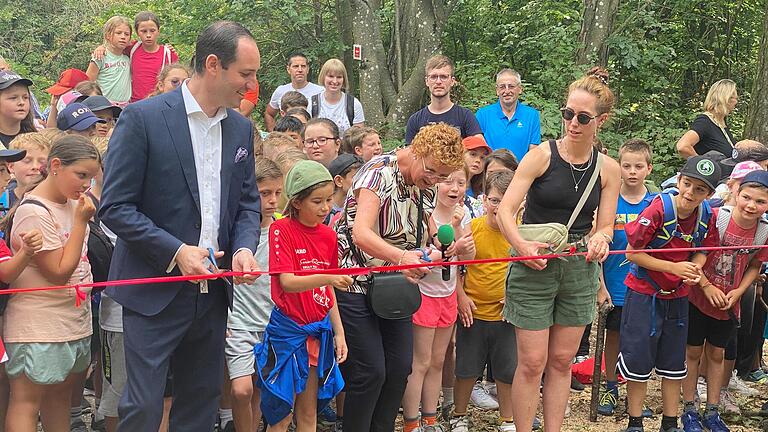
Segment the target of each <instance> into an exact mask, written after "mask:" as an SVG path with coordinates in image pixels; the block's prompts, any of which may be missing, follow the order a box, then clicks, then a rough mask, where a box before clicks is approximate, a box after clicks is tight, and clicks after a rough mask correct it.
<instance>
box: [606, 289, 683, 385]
mask: <svg viewBox="0 0 768 432" xmlns="http://www.w3.org/2000/svg"><path fill="white" fill-rule="evenodd" d="M652 308H655V311H654V310H653V309H652ZM652 315H653V321H655V326H654V325H651V318H652ZM652 333H653V334H652ZM687 339H688V298H687V297H683V298H676V299H668V300H667V299H658V298H657V299H656V301H655V302H653V297H652V296H649V295H646V294H641V293H638V292H637V291H633V290H627V297H626V299H625V300H624V308H623V310H622V314H621V332H620V336H619V359H618V363H617V367H618V369H619V372H620V373H621V375H622V376H624V378H626V379H628V380H630V381H639V382H645V381H648V380H649V379H650V378H651V372H652V371H653V370H655V371H656V375H658V376H660V377H662V378H669V379H675V380H680V379H683V378H685V376H686V375H687V373H688V370H687V367H686V365H685V344H686V341H687Z"/></svg>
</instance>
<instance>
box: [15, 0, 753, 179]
mask: <svg viewBox="0 0 768 432" xmlns="http://www.w3.org/2000/svg"><path fill="white" fill-rule="evenodd" d="M764 2H765V0H667V1H665V2H660V1H658V0H626V1H622V2H621V3H620V6H619V11H618V15H617V18H616V21H615V25H614V29H613V30H614V31H613V33H612V35H611V36H610V37H609V39H608V41H607V43H608V47H609V64H608V67H607V69H608V70H609V72H610V75H611V83H610V84H611V88H612V89H613V91H614V93H615V95H616V107H615V110H614V112H613V113H612V118H611V120H610V121H609V122H608V124H607V125H606V127H604V128H603V130H602V131H601V132H600V139H601V140H602V141H603V142H604V143H605V144H606V145H607V147H608V148H609V152H610V153H611V154H616V151H617V150H618V147H619V146H620V145H621V143H622V142H624V141H625V140H626V139H628V138H643V139H646V140H647V141H649V142H650V143H651V145H652V146H653V149H654V165H655V167H654V174H653V176H654V178H655V179H657V180H658V179H661V178H664V177H666V176H668V175H669V174H670V173H672V172H673V171H674V170H675V168H677V167H678V166H679V165H680V163H681V160H680V159H679V157H678V156H677V154H676V151H675V143H676V142H677V140H678V139H679V137H680V136H682V134H683V133H684V132H685V130H686V129H687V128H688V125H689V123H690V122H691V120H692V119H693V118H694V116H695V114H696V113H697V112H699V111H700V110H701V105H702V102H703V99H704V96H705V94H706V91H707V89H708V88H709V86H710V85H711V84H712V83H713V82H714V81H717V80H718V79H721V78H730V79H733V80H734V81H736V83H737V85H738V89H739V96H740V102H739V106H738V108H737V111H736V112H735V113H734V114H732V115H731V116H729V118H728V123H729V124H730V125H731V128H732V130H733V131H734V132H735V135H736V136H737V137H740V136H741V134H742V131H743V127H744V123H745V118H744V117H745V114H746V112H747V108H748V104H749V99H750V94H749V91H750V90H751V88H752V84H753V80H754V77H755V75H754V71H755V70H756V69H757V65H756V60H757V49H758V45H759V36H760V31H761V24H762V23H761V20H762V16H763V7H764ZM447 3H449V4H452V5H455V6H454V9H453V11H452V13H451V15H449V17H448V20H447V22H446V23H445V24H444V26H445V27H444V29H445V30H444V38H443V52H445V53H446V54H447V55H449V56H450V57H452V58H453V59H454V60H455V61H456V64H457V70H456V75H457V80H458V85H457V86H456V87H455V88H454V97H455V98H456V100H457V101H458V102H459V103H460V104H462V105H463V106H466V107H469V108H471V109H476V108H479V107H481V106H483V105H487V104H489V103H494V102H495V101H496V95H495V91H494V76H495V73H496V71H498V70H499V69H500V68H502V67H512V68H514V69H516V70H518V71H519V72H520V73H521V74H522V77H523V83H524V92H523V94H522V96H521V99H522V100H523V101H524V102H525V103H527V104H530V105H531V106H533V107H535V108H537V109H539V110H540V111H541V119H542V135H543V137H544V138H553V137H558V136H559V135H560V133H561V130H560V129H561V120H560V112H559V108H560V107H561V106H562V104H563V100H564V97H565V91H566V89H567V87H568V84H569V83H570V82H572V81H573V80H574V79H575V78H577V77H579V76H580V75H582V74H583V73H584V72H585V70H586V69H588V66H583V65H581V66H580V65H577V64H576V63H575V51H576V49H577V48H578V43H579V42H578V36H579V31H580V28H581V14H582V8H583V2H582V1H581V0H459V1H456V2H447ZM394 7H395V4H394V2H393V1H391V0H390V1H383V2H382V7H381V9H380V17H379V21H380V24H381V30H382V34H383V37H384V38H385V40H384V41H383V42H384V46H385V47H388V46H390V40H389V39H390V38H391V37H392V28H393V25H394ZM140 10H152V11H154V12H155V13H157V15H158V16H159V17H160V18H161V20H162V29H161V30H162V34H163V41H165V42H170V43H172V44H173V45H174V47H175V48H176V50H177V51H178V52H179V54H180V57H181V58H182V61H188V60H189V59H190V57H191V56H192V54H193V47H194V43H195V39H196V37H197V34H198V33H199V31H200V30H201V29H202V28H203V27H204V26H206V25H207V24H209V23H210V22H211V21H213V20H215V19H230V20H236V21H239V22H242V23H243V24H244V25H246V27H248V28H249V29H251V31H252V32H253V33H254V36H255V38H256V40H257V41H258V43H259V46H260V48H261V52H262V69H261V71H260V72H259V82H260V87H261V97H260V99H261V102H260V104H259V106H258V107H257V108H256V110H255V111H256V112H257V113H262V112H263V110H264V107H265V105H264V103H265V102H264V101H266V100H267V99H268V96H269V95H270V94H271V93H272V91H273V90H274V88H275V87H276V86H278V85H280V84H283V83H284V82H286V74H285V68H284V66H285V60H286V59H287V57H288V55H289V53H290V52H293V51H301V52H304V53H305V54H306V55H307V56H308V57H309V59H310V62H311V63H312V66H313V75H316V74H317V72H318V70H319V66H320V65H321V64H322V62H323V61H325V60H326V59H328V58H331V57H342V56H343V54H344V53H345V51H346V50H348V47H347V46H345V45H344V44H343V43H342V42H341V36H340V30H339V20H340V19H341V17H340V14H339V13H338V6H337V4H336V3H335V2H322V1H320V0H301V1H298V0H294V1H285V0H257V1H249V0H205V1H202V0H171V1H167V0H131V1H128V0H89V1H88V2H82V1H76V0H57V1H55V2H50V1H45V0H27V1H21V2H18V1H17V2H14V3H10V2H5V3H3V4H0V55H4V56H6V57H8V58H9V60H11V63H12V65H13V67H14V68H15V69H16V70H18V71H19V72H21V73H23V74H24V75H26V76H28V77H30V78H31V79H32V80H33V81H35V84H36V85H35V87H34V90H35V92H36V93H37V95H38V97H39V98H40V100H41V101H43V102H44V103H45V102H46V101H47V99H48V97H47V95H46V94H45V93H44V91H43V90H44V89H45V88H46V87H47V86H49V85H50V84H52V83H53V82H54V81H55V80H56V78H57V76H58V74H59V72H60V71H61V70H63V69H66V68H68V67H78V68H81V69H85V68H86V67H87V64H88V60H89V53H90V52H91V50H92V49H93V48H94V47H95V46H97V45H98V44H100V43H101V25H102V24H103V22H104V21H105V20H106V19H107V18H109V17H110V16H111V15H115V14H121V15H125V16H127V17H129V18H132V17H133V16H134V15H135V14H136V12H138V11H140ZM425 99H426V98H425ZM386 145H387V146H394V145H396V142H392V143H386Z"/></svg>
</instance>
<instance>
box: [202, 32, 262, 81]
mask: <svg viewBox="0 0 768 432" xmlns="http://www.w3.org/2000/svg"><path fill="white" fill-rule="evenodd" d="M242 38H249V39H253V35H252V34H251V32H250V31H248V29H246V28H245V27H243V25H242V24H240V23H237V22H234V21H216V22H215V23H213V24H211V25H209V26H208V27H206V28H205V29H204V30H203V32H202V33H200V35H199V36H198V37H197V43H196V44H195V65H194V68H195V73H203V71H204V70H205V59H207V58H208V56H209V55H211V54H213V55H215V56H216V57H218V59H219V61H220V62H221V67H222V68H223V69H226V68H228V67H229V65H230V64H232V63H234V62H235V60H237V59H236V54H237V44H238V43H239V42H240V39H242Z"/></svg>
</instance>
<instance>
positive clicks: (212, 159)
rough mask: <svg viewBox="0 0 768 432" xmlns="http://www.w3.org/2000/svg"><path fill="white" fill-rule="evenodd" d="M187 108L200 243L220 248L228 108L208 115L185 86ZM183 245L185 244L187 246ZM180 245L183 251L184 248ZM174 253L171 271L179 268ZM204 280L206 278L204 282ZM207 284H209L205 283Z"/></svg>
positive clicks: (202, 246)
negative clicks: (224, 131) (223, 141)
mask: <svg viewBox="0 0 768 432" xmlns="http://www.w3.org/2000/svg"><path fill="white" fill-rule="evenodd" d="M181 95H182V98H183V100H184V108H185V109H186V111H187V123H188V124H189V136H190V138H191V140H192V153H193V154H194V158H195V173H196V174H197V190H198V198H199V200H200V223H201V225H200V240H199V241H198V243H197V246H199V247H201V248H203V249H208V248H213V250H214V251H218V250H219V221H220V219H221V121H222V120H224V119H225V118H226V117H227V109H226V108H223V107H221V108H219V110H218V111H217V112H216V115H214V116H213V117H208V115H207V114H205V112H204V111H203V109H202V108H200V104H198V103H197V100H195V97H194V96H192V93H191V92H190V91H189V88H188V87H187V82H184V83H183V84H182V85H181ZM183 246H184V245H182V246H181V247H183ZM181 247H179V250H181ZM179 250H177V251H176V254H175V255H174V256H173V260H171V263H170V265H169V266H168V273H170V272H171V271H172V270H173V268H174V267H176V256H177V255H178V254H179ZM203 282H204V281H203ZM204 285H205V284H204Z"/></svg>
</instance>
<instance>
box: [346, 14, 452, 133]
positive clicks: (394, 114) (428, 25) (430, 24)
mask: <svg viewBox="0 0 768 432" xmlns="http://www.w3.org/2000/svg"><path fill="white" fill-rule="evenodd" d="M350 4H351V6H352V12H353V14H352V19H353V21H352V29H353V33H354V38H355V42H356V43H358V44H360V45H361V46H362V48H363V62H362V64H361V65H360V100H361V102H362V103H363V105H364V106H365V110H366V111H365V118H366V123H369V124H371V125H373V126H376V127H382V126H386V127H387V128H386V132H385V136H386V137H388V138H402V136H403V134H404V127H405V123H406V121H407V120H408V116H410V115H411V113H413V112H414V111H416V110H417V109H418V108H419V105H420V101H421V95H422V94H423V92H424V88H425V86H424V65H425V64H426V62H427V59H428V58H429V57H431V56H432V55H434V54H435V53H436V52H437V51H438V49H439V47H440V38H441V37H442V33H443V25H444V23H445V21H446V18H447V14H448V12H449V11H450V10H451V9H450V8H447V7H446V4H445V2H444V0H404V1H398V2H397V4H398V6H399V7H400V8H402V9H401V10H400V11H399V13H398V24H399V26H400V35H399V36H400V37H399V38H398V39H399V46H400V48H399V49H394V50H389V51H390V52H389V55H387V50H385V48H384V45H383V39H382V37H381V26H380V24H379V23H380V20H379V18H378V17H379V14H380V12H381V0H350ZM399 79H402V81H401V82H399V84H400V85H399V86H396V85H395V82H397V81H399Z"/></svg>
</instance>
